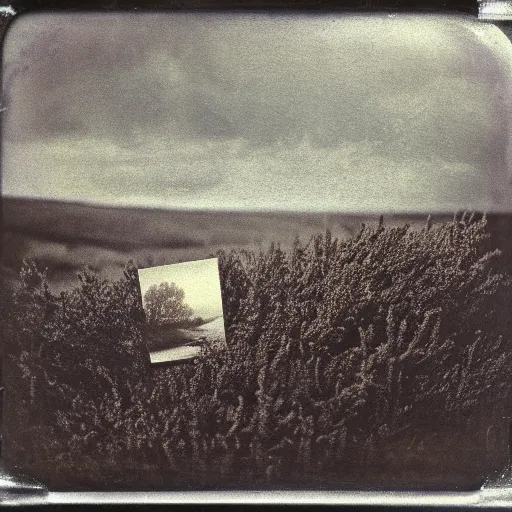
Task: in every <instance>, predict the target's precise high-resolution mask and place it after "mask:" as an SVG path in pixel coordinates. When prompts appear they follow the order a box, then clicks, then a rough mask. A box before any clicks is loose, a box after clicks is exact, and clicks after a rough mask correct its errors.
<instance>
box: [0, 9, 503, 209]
mask: <svg viewBox="0 0 512 512" xmlns="http://www.w3.org/2000/svg"><path fill="white" fill-rule="evenodd" d="M511 80H512V50H511V46H510V43H509V42H508V40H507V39H506V37H505V36H504V35H503V34H502V33H501V32H500V31H499V29H497V28H496V27H494V26H492V25H490V24H482V23H481V22H478V21H474V20H473V19H472V18H469V17H454V16H448V17H435V16H423V17H418V16H412V15H388V14H383V15H379V16H376V15H364V16H363V15H338V14H323V15H314V16H298V15H294V16H291V15H277V14H236V15H235V14H232V15H227V14H207V13H203V14H198V13H189V14H186V13H168V14H143V13H138V14H135V13H134V14H109V15H106V14H101V15H99V14H66V15H62V14H60V15H58V14H39V15H27V16H24V17H23V16H22V17H20V18H19V19H18V21H16V22H15V23H14V25H13V26H12V27H11V29H10V31H9V32H8V36H7V39H6V42H5V45H4V100H3V107H4V108H5V109H6V110H5V111H4V112H3V114H2V115H3V116H4V117H3V123H4V125H3V126H4V129H3V140H2V151H3V193H4V194H5V195H8V196H23V197H40V198H51V199H61V200H70V201H85V202H93V203H99V204H109V205H136V206H141V207H163V208H185V209H235V210H275V209H279V210H281V209H286V210H298V211H339V212H378V213H380V212H390V211H410V212H415V211H422V212H424V211H429V212H435V211H448V212H451V211H453V210H454V209H458V208H463V207H468V208H478V209H483V210H506V211H510V210H511V209H512V208H511V205H512V202H511V196H512V192H511V177H512V163H511V158H510V157H511V155H512V151H511V150H510V149H509V146H510V137H511V133H510V130H509V126H510V118H511V113H512V109H511V105H510V101H511V98H512V96H511V93H512V90H511Z"/></svg>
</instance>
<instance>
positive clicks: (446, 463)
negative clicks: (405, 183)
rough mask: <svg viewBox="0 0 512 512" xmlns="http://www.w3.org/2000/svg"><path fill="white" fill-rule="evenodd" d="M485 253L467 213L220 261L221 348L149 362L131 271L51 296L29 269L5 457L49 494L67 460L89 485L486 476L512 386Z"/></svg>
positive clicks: (498, 280)
mask: <svg viewBox="0 0 512 512" xmlns="http://www.w3.org/2000/svg"><path fill="white" fill-rule="evenodd" d="M499 256H500V254H499V251H496V250H493V248H492V247H491V246H490V239H489V235H488V233H487V228H486V221H485V219H477V218H475V217H472V218H469V217H467V216H463V217H461V218H455V219H454V221H453V222H449V223H444V224H438V225H431V223H430V222H427V224H426V226H425V228H424V229H422V230H416V231H414V230H411V229H410V228H409V227H407V226H404V227H400V228H386V227H385V226H384V224H383V222H382V221H381V222H380V223H379V225H378V226H374V227H371V226H363V228H362V229H361V231H360V233H359V234H358V235H357V236H356V237H354V238H352V239H348V240H337V239H332V238H331V236H330V234H329V233H326V234H325V235H318V236H315V237H314V238H312V239H311V240H310V241H309V242H308V243H307V244H305V245H304V244H302V243H301V242H300V241H298V240H297V242H296V243H295V245H294V247H293V248H292V250H290V251H288V252H286V251H284V250H282V249H281V248H280V247H279V245H272V246H271V247H270V248H269V249H268V250H267V251H264V252H260V253H253V252H246V251H232V252H221V253H219V254H218V257H219V269H220V278H221V288H222V295H223V304H224V312H225V322H226V335H227V342H228V349H227V350H218V349H208V348H204V349H203V353H202V355H201V357H200V358H199V359H197V360H195V361H194V362H192V363H185V364H181V365H176V366H172V367H164V368H158V367H150V365H149V359H148V355H147V348H146V347H145V344H144V338H143V332H144V317H143V313H142V310H141V307H140V296H139V295H138V286H137V283H136V272H135V269H134V268H133V266H128V267H127V271H126V275H125V278H124V279H122V280H120V281H119V282H115V283H110V282H106V281H102V280H100V279H99V278H98V277H97V276H96V275H95V274H93V273H91V272H88V273H85V274H84V275H83V276H82V277H81V281H80V283H79V286H78V287H77V288H76V289H74V290H72V291H70V292H69V293H64V294H62V295H61V296H59V297H56V296H54V295H52V293H51V292H50V291H49V290H48V287H47V286H46V285H45V282H44V274H41V273H40V272H39V271H38V270H37V268H36V267H35V266H33V265H26V266H25V267H24V268H23V270H22V273H21V286H20V289H19V291H18V292H17V293H16V296H15V297H14V300H13V310H12V312H11V315H10V321H9V322H8V324H9V327H8V332H7V337H8V338H9V340H10V344H11V348H10V350H9V354H10V357H11V358H12V361H13V362H14V364H13V365H12V367H13V368H14V369H13V370H12V371H11V375H10V377H9V378H10V379H12V382H16V383H17V384H19V385H17V387H16V389H17V390H18V391H17V396H16V398H15V399H16V400H20V402H19V403H20V404H23V406H22V407H19V408H18V409H19V412H16V413H12V414H13V418H11V421H10V422H9V429H8V431H7V438H8V446H9V450H10V451H9V455H10V456H11V459H12V460H14V459H15V458H18V459H19V458H20V457H21V459H22V460H24V461H25V463H26V465H27V467H29V468H31V470H32V471H33V473H34V475H36V476H37V475H38V474H39V475H46V480H50V483H51V484H52V485H54V486H55V487H59V488H66V487H67V486H69V482H71V481H76V476H73V475H75V474H76V472H77V468H80V475H81V480H80V481H81V485H82V486H83V487H85V488H87V487H95V486H101V485H105V486H107V487H108V486H114V487H115V486H118V487H119V488H122V487H126V486H135V487H137V488H162V487H163V488H190V486H193V487H196V488H212V487H231V488H232V487H239V486H242V487H255V488H258V487H283V486H298V485H300V486H302V487H303V486H310V487H334V488H336V487H340V486H342V485H344V483H345V482H347V481H348V482H350V481H351V479H352V485H353V484H354V482H355V481H357V480H359V481H362V482H363V483H367V484H382V485H388V486H389V485H393V484H394V483H395V480H396V482H399V483H400V484H401V485H403V484H404V482H405V483H407V482H409V484H411V485H419V486H421V485H426V484H428V483H429V482H438V483H439V482H442V481H443V479H444V480H445V481H447V482H450V481H451V482H456V481H457V478H459V476H460V475H465V474H472V475H474V474H480V473H479V472H485V471H487V470H488V469H489V468H490V467H491V466H492V464H493V463H495V461H492V460H491V461H489V460H488V457H487V454H486V450H485V446H484V444H482V439H483V437H482V436H483V433H484V432H485V430H486V429H487V427H488V426H489V424H491V423H492V422H493V420H494V419H495V418H496V419H497V418H501V417H503V416H504V415H505V413H506V411H505V410H504V407H505V404H506V402H507V399H508V396H509V394H510V389H511V386H510V373H511V367H512V352H511V348H510V332H511V324H510V322H511V321H510V319H509V317H508V315H506V314H505V312H506V308H507V304H508V303H509V302H508V301H510V298H511V289H512V287H511V284H512V283H511V279H510V277H509V276H508V275H505V274H503V273H502V271H501V270H498V266H497V262H498V260H499ZM11 409H12V407H11V408H9V410H11ZM42 409H43V410H42ZM17 415H18V416H19V417H17ZM23 415H25V416H27V415H28V416H30V417H25V416H23ZM36 431H37V432H39V433H40V435H41V436H44V439H43V442H42V443H34V442H33V441H31V439H32V440H33V439H34V432H36ZM36 445H37V446H36ZM49 468H52V469H51V470H50V469H49ZM113 468H117V469H113ZM120 468H122V469H123V470H121V469H120ZM100 475H101V477H100ZM457 475H459V476H457ZM394 479H395V480H394ZM447 479H448V480H447ZM450 479H451V480H450ZM460 480H461V481H463V480H464V478H463V477H460Z"/></svg>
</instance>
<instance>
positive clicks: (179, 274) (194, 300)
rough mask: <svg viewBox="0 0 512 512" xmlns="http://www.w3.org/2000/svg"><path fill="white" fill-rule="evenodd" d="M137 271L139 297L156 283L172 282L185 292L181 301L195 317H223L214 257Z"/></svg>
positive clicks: (217, 271) (216, 265)
mask: <svg viewBox="0 0 512 512" xmlns="http://www.w3.org/2000/svg"><path fill="white" fill-rule="evenodd" d="M138 272H139V283H140V290H141V294H142V297H144V295H146V292H147V291H148V290H149V288H150V287H151V286H153V285H155V284H156V285H159V284H160V283H164V282H167V283H169V284H170V283H175V284H176V285H177V286H178V287H179V288H181V289H182V290H183V291H184V292H185V298H184V301H185V303H186V304H188V305H189V306H190V307H191V308H192V309H193V310H194V315H196V316H202V317H203V318H204V319H207V318H209V317H212V316H220V315H222V296H221V291H220V280H219V268H218V263H217V258H209V259H206V260H198V261H187V262H185V263H176V264H174V265H162V266H159V267H150V268H144V269H139V270H138Z"/></svg>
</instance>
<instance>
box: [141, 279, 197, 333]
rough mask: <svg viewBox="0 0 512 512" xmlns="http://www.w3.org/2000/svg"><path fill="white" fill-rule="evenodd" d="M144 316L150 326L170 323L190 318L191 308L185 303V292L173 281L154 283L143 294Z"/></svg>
mask: <svg viewBox="0 0 512 512" xmlns="http://www.w3.org/2000/svg"><path fill="white" fill-rule="evenodd" d="M144 308H145V310H146V318H147V321H148V324H149V325H151V326H160V325H172V324H179V323H181V322H186V321H187V320H190V319H191V318H192V313H193V311H192V308H191V307H190V306H189V305H188V304H186V303H185V292H184V291H183V289H182V288H180V287H178V286H177V285H176V284H175V283H167V282H164V283H160V284H159V285H156V284H154V285H153V286H151V287H150V288H149V290H148V291H147V292H146V293H145V295H144Z"/></svg>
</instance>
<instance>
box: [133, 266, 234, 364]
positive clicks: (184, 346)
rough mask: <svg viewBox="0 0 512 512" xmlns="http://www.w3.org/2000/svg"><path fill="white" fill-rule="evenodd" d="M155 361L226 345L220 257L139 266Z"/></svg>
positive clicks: (191, 355)
mask: <svg viewBox="0 0 512 512" xmlns="http://www.w3.org/2000/svg"><path fill="white" fill-rule="evenodd" d="M138 274H139V286H140V291H141V296H142V304H143V308H144V313H145V315H146V326H147V327H146V334H145V339H146V344H147V346H148V350H149V358H150V360H151V363H153V364H160V363H170V362H173V361H183V360H185V359H192V358H194V357H196V356H198V355H200V354H201V347H204V348H206V349H208V348H209V349H217V350H218V349H225V348H226V334H225V332H224V315H223V313H222V296H221V290H220V279H219V267H218V263H217V258H210V259H207V260H199V261H189V262H186V263H175V264H174V265H162V266H159V267H150V268H146V269H139V271H138Z"/></svg>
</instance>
